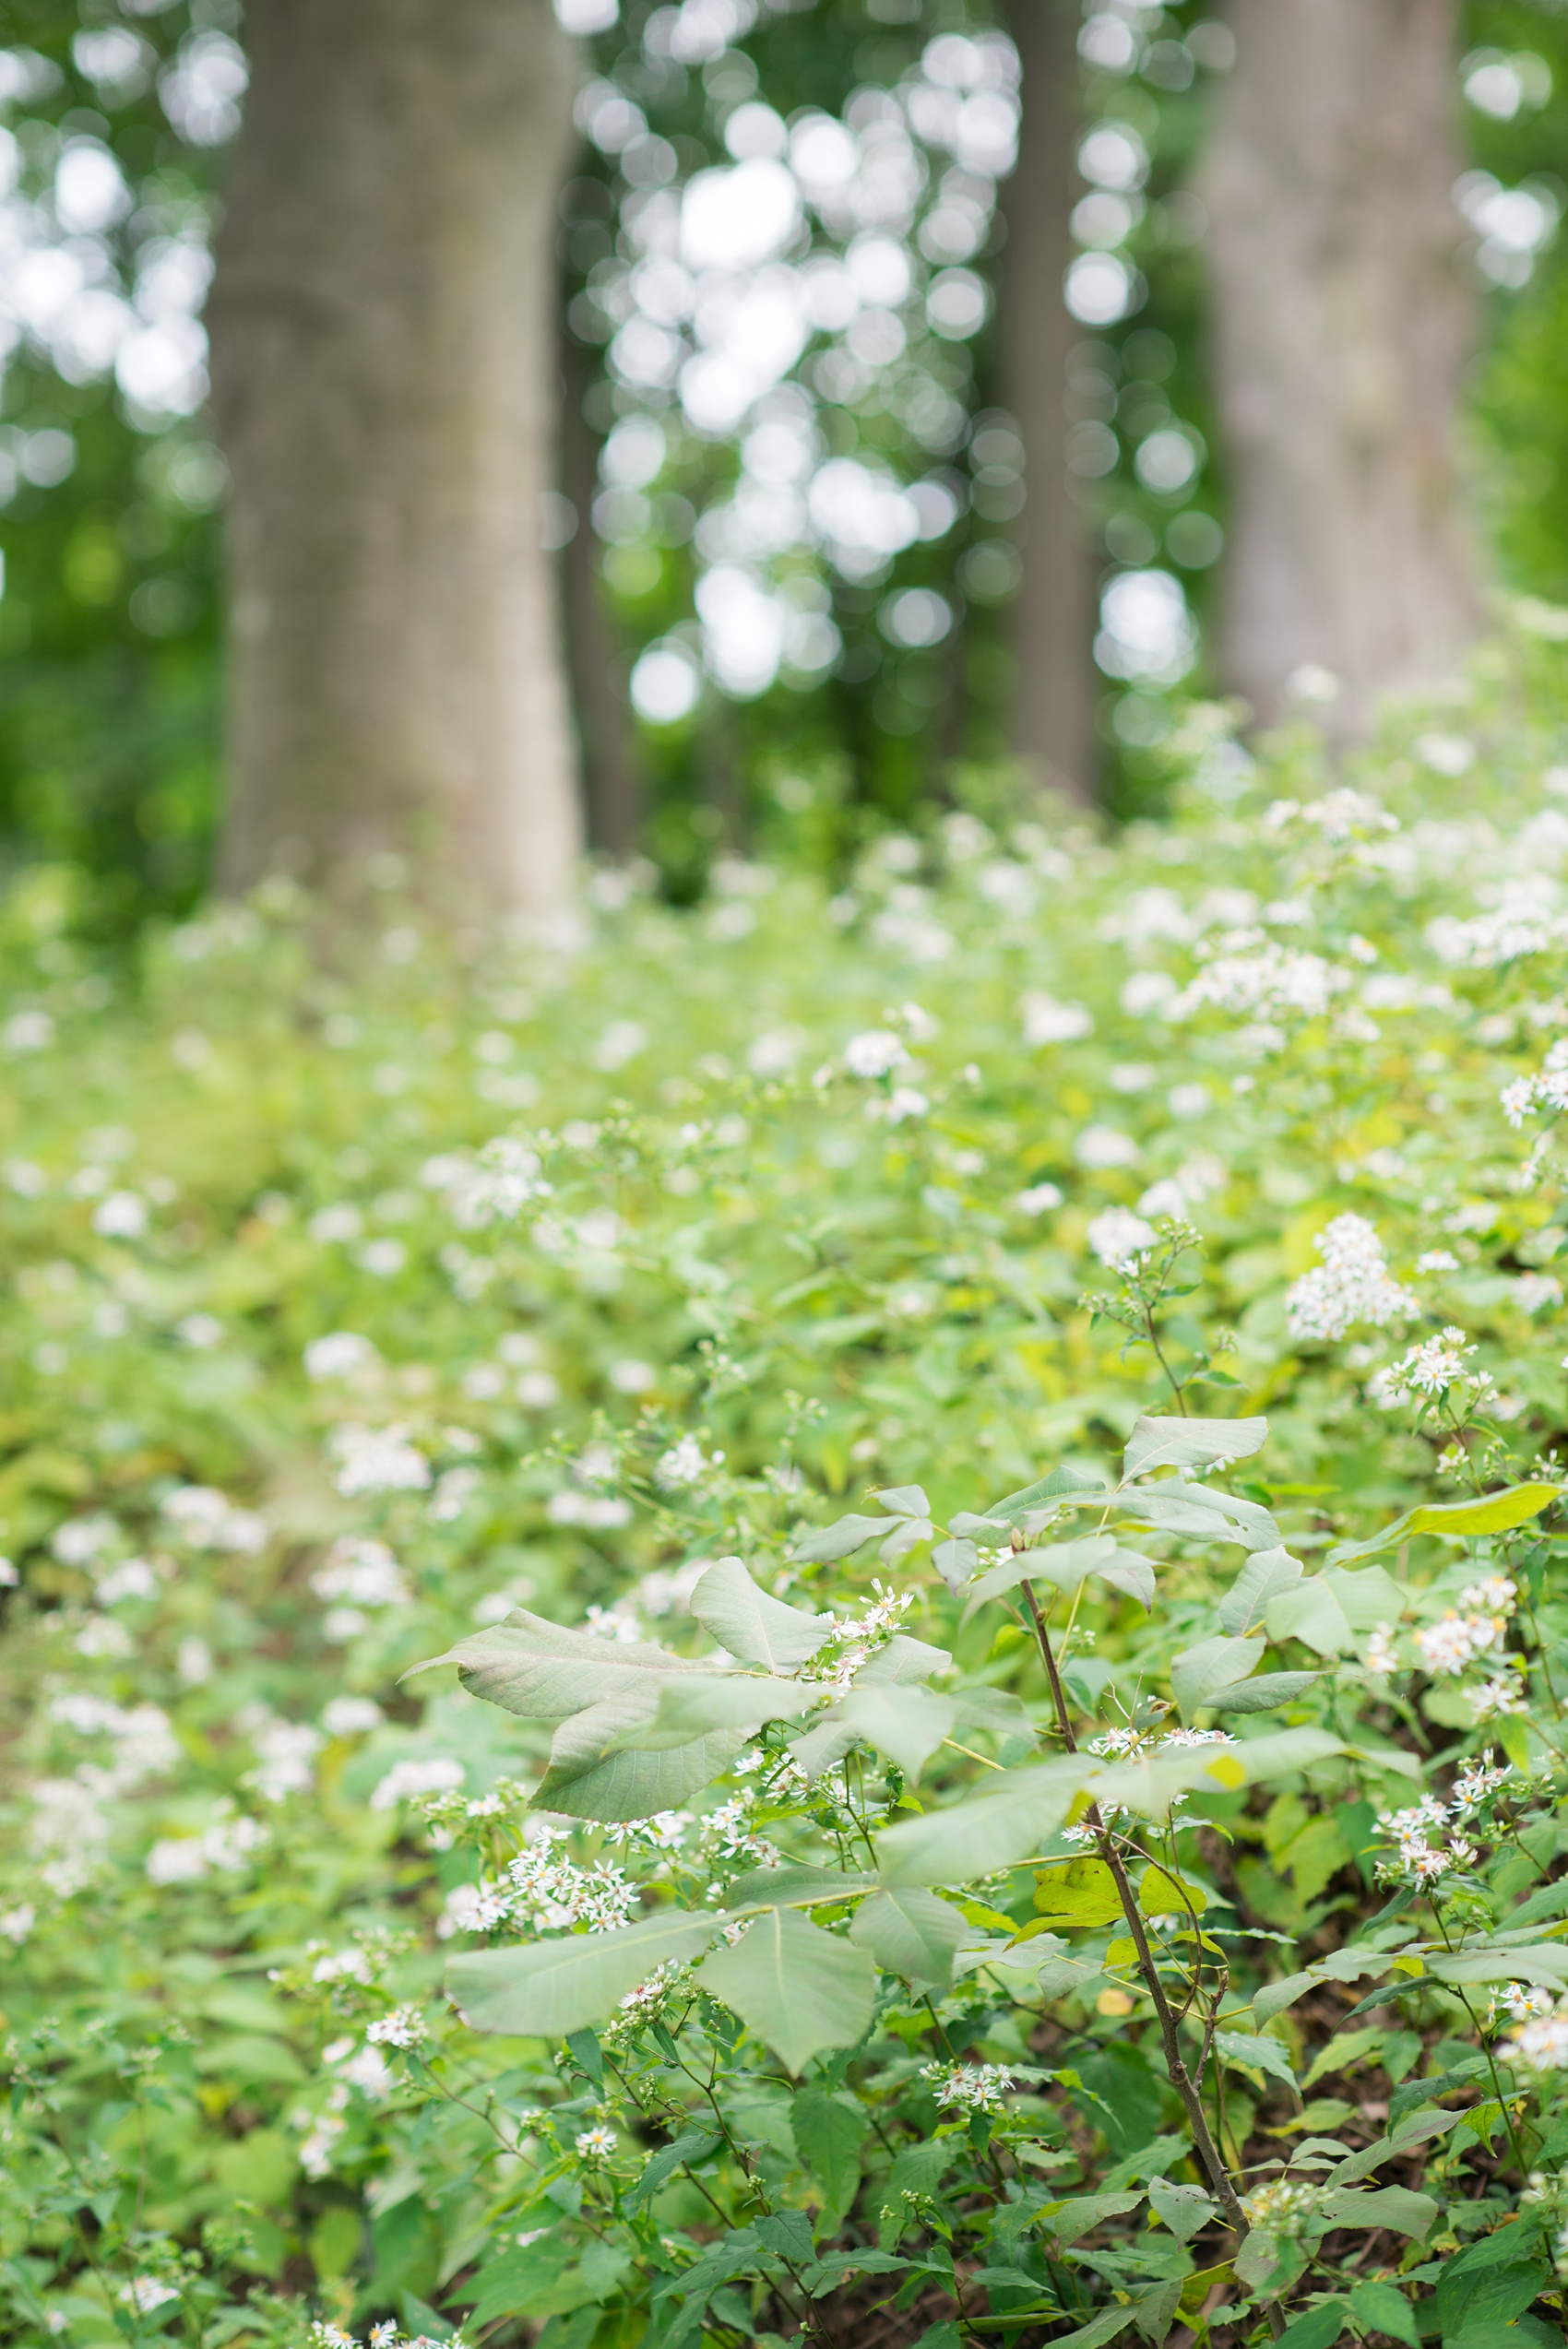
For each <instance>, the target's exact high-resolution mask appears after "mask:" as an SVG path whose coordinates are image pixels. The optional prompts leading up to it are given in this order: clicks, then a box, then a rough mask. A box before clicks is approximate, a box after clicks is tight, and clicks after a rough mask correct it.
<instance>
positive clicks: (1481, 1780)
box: [1448, 1746, 1514, 1819]
mask: <svg viewBox="0 0 1568 2349" xmlns="http://www.w3.org/2000/svg"><path fill="white" fill-rule="evenodd" d="M1513 1775H1514V1766H1513V1764H1512V1762H1503V1764H1502V1765H1501V1766H1498V1765H1495V1764H1494V1763H1493V1762H1492V1758H1491V1747H1490V1746H1488V1747H1487V1749H1486V1750H1485V1752H1484V1753H1483V1754H1482V1755H1481V1758H1480V1760H1479V1762H1466V1764H1465V1767H1464V1768H1463V1770H1461V1771H1460V1773H1459V1775H1458V1776H1457V1778H1455V1781H1454V1784H1453V1785H1452V1786H1450V1788H1449V1789H1448V1808H1449V1811H1450V1814H1451V1815H1452V1816H1453V1817H1454V1818H1455V1819H1463V1818H1465V1817H1466V1816H1467V1814H1468V1813H1469V1812H1470V1811H1472V1810H1479V1808H1480V1806H1481V1804H1482V1803H1483V1802H1486V1801H1488V1800H1489V1799H1490V1798H1491V1796H1493V1795H1494V1794H1496V1792H1497V1790H1498V1788H1499V1786H1501V1785H1503V1781H1504V1780H1505V1779H1507V1778H1511V1777H1512V1776H1513Z"/></svg>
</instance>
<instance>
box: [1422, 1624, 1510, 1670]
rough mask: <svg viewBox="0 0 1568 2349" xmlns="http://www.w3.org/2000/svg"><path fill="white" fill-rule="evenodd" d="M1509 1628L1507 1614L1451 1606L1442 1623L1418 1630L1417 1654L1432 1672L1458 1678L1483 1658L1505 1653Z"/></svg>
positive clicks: (1428, 1625)
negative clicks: (1461, 1610) (1460, 1611)
mask: <svg viewBox="0 0 1568 2349" xmlns="http://www.w3.org/2000/svg"><path fill="white" fill-rule="evenodd" d="M1507 1629H1508V1617H1507V1614H1506V1613H1496V1612H1494V1613H1490V1614H1485V1615H1483V1614H1480V1613H1479V1612H1477V1611H1474V1610H1472V1612H1470V1613H1469V1614H1467V1615H1460V1614H1457V1613H1455V1609H1454V1608H1452V1607H1451V1608H1449V1609H1448V1610H1447V1612H1446V1613H1445V1614H1444V1616H1443V1619H1442V1620H1441V1622H1437V1623H1428V1624H1427V1625H1426V1626H1425V1627H1424V1628H1423V1629H1422V1630H1420V1631H1418V1632H1417V1633H1416V1653H1417V1655H1419V1656H1420V1659H1421V1662H1422V1664H1423V1665H1424V1666H1425V1667H1426V1669H1427V1670H1428V1671H1429V1672H1431V1673H1433V1674H1435V1675H1438V1676H1446V1677H1449V1678H1455V1679H1456V1678H1457V1676H1458V1675H1459V1674H1460V1673H1461V1672H1466V1671H1467V1670H1468V1669H1469V1667H1470V1666H1471V1665H1472V1664H1479V1662H1480V1661H1481V1660H1482V1658H1483V1657H1484V1658H1487V1659H1489V1660H1490V1659H1491V1658H1494V1657H1499V1656H1501V1655H1502V1654H1503V1634H1504V1632H1505V1631H1507Z"/></svg>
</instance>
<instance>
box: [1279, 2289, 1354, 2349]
mask: <svg viewBox="0 0 1568 2349" xmlns="http://www.w3.org/2000/svg"><path fill="white" fill-rule="evenodd" d="M1345 2307H1346V2303H1345V2302H1344V2300H1342V2299H1340V2298H1338V2297H1336V2298H1334V2299H1332V2300H1320V2301H1319V2302H1318V2304H1317V2306H1316V2307H1313V2308H1308V2309H1306V2310H1305V2311H1304V2313H1303V2314H1302V2315H1301V2316H1299V2317H1297V2318H1296V2319H1294V2321H1293V2322H1292V2323H1290V2324H1288V2325H1287V2326H1286V2328H1285V2330H1284V2331H1283V2332H1282V2333H1281V2334H1280V2335H1279V2338H1278V2340H1277V2342H1276V2343H1275V2345H1274V2349H1333V2344H1334V2343H1335V2342H1336V2341H1337V2340H1338V2338H1339V2336H1340V2334H1341V2333H1342V2332H1344V2331H1345V2330H1346V2324H1345Z"/></svg>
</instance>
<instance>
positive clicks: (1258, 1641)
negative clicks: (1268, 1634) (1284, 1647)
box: [1170, 1637, 1268, 1721]
mask: <svg viewBox="0 0 1568 2349" xmlns="http://www.w3.org/2000/svg"><path fill="white" fill-rule="evenodd" d="M1267 1644H1268V1643H1267V1641H1266V1640H1265V1639H1262V1638H1253V1639H1250V1640H1232V1639H1226V1638H1224V1637H1220V1638H1218V1639H1212V1640H1200V1641H1199V1642H1198V1643H1197V1645H1196V1647H1189V1648H1185V1649H1183V1651H1182V1654H1181V1655H1177V1656H1173V1657H1172V1658H1171V1662H1170V1686H1171V1690H1172V1691H1173V1693H1174V1695H1175V1698H1176V1702H1177V1703H1178V1704H1179V1705H1180V1706H1181V1708H1182V1719H1183V1720H1184V1721H1190V1720H1191V1719H1192V1717H1193V1715H1194V1713H1196V1712H1197V1711H1198V1710H1199V1709H1200V1707H1201V1706H1203V1705H1206V1704H1212V1702H1214V1699H1215V1697H1216V1695H1217V1694H1218V1691H1220V1690H1221V1689H1228V1688H1230V1687H1231V1686H1232V1685H1233V1684H1234V1683H1235V1682H1236V1681H1237V1680H1244V1679H1246V1677H1247V1675H1248V1673H1249V1672H1250V1671H1251V1670H1252V1668H1253V1665H1254V1664H1256V1662H1257V1660H1258V1658H1259V1657H1260V1656H1261V1655H1262V1654H1263V1652H1264V1649H1265V1647H1266V1646H1267Z"/></svg>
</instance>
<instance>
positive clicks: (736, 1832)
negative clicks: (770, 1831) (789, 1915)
mask: <svg viewBox="0 0 1568 2349" xmlns="http://www.w3.org/2000/svg"><path fill="white" fill-rule="evenodd" d="M754 1809H756V1797H755V1795H754V1794H753V1792H752V1790H751V1788H750V1787H749V1786H742V1789H741V1791H740V1793H739V1794H738V1795H731V1797H730V1799H729V1800H728V1802H721V1803H719V1804H718V1805H717V1806H716V1808H715V1809H712V1810H710V1811H709V1812H708V1814H707V1818H706V1819H705V1820H704V1821H703V1822H702V1848H703V1853H704V1856H705V1857H707V1858H708V1859H710V1860H723V1861H731V1860H737V1859H748V1860H750V1861H751V1862H752V1864H753V1866H754V1867H756V1868H774V1867H777V1866H778V1860H779V1857H780V1854H779V1850H778V1845H777V1844H771V1843H769V1842H768V1840H767V1837H766V1835H759V1834H758V1833H756V1831H755V1830H754V1827H753V1825H752V1823H751V1821H752V1813H753V1811H754Z"/></svg>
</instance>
